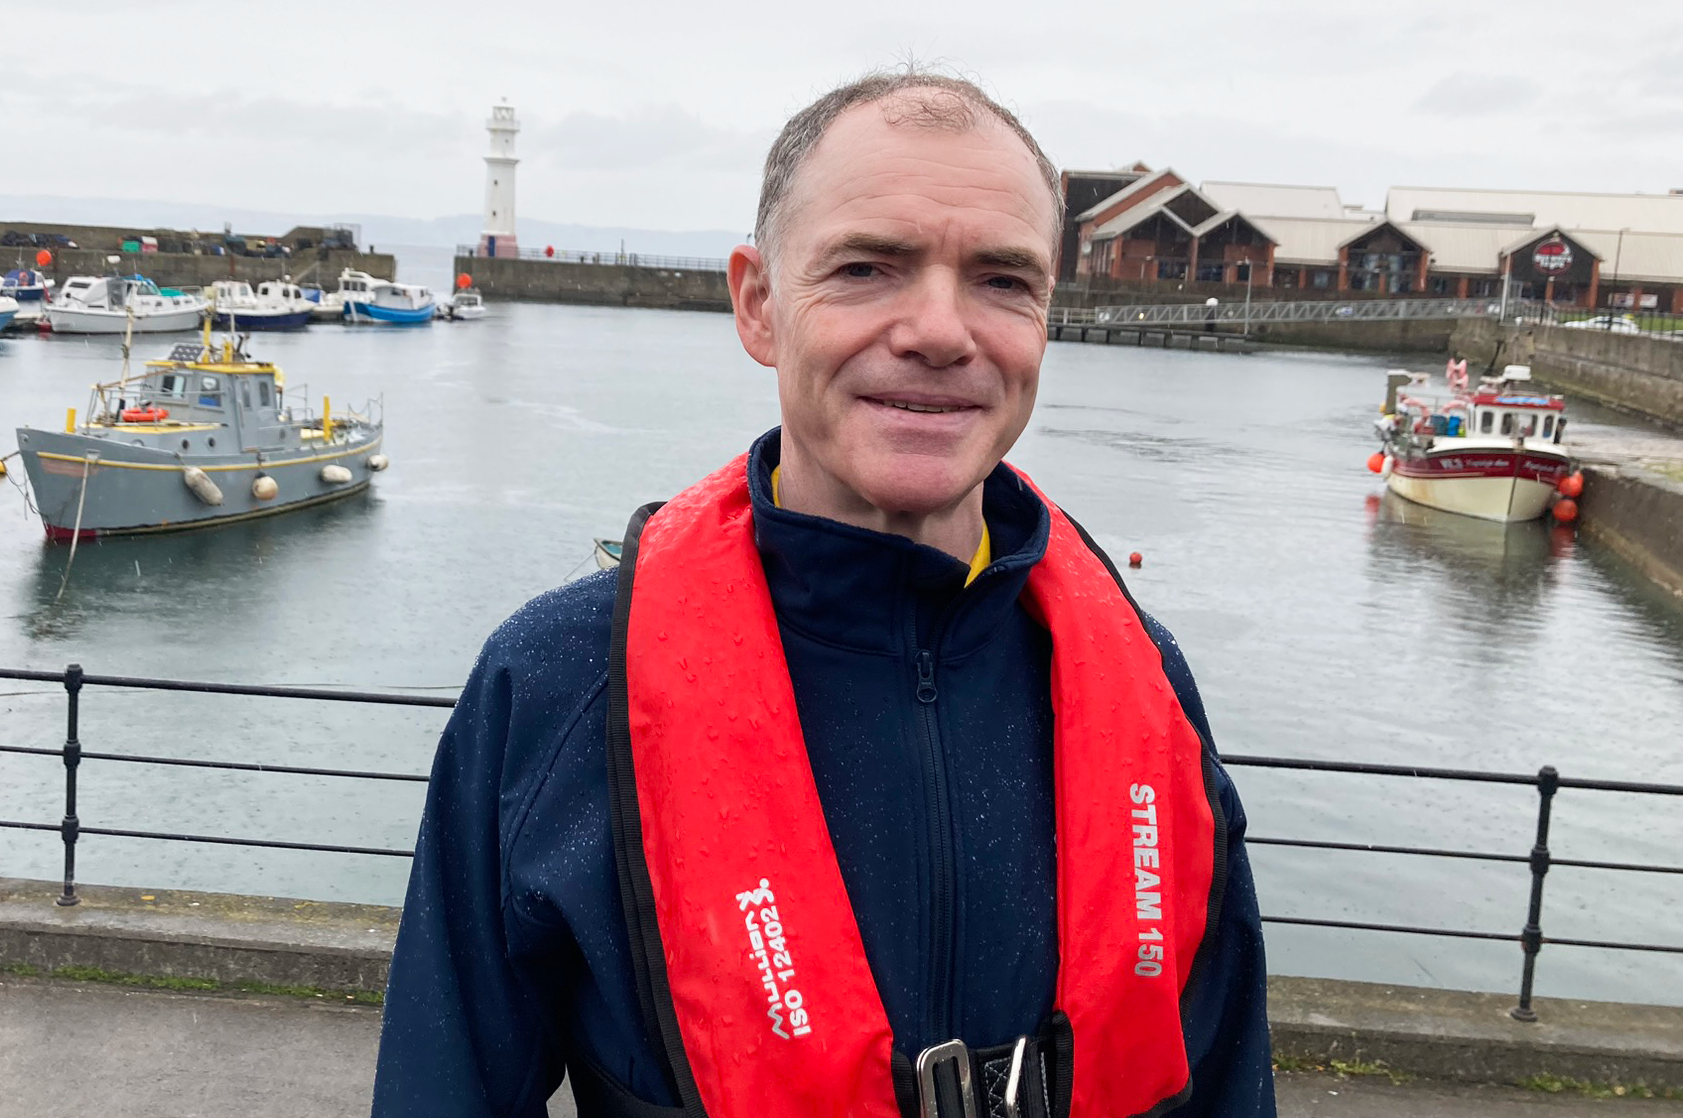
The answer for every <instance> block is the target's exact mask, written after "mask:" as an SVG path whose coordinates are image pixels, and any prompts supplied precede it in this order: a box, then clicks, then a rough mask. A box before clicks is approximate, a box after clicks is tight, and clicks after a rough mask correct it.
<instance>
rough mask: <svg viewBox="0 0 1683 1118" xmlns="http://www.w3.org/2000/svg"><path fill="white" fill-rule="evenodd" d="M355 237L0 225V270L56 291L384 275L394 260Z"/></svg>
mask: <svg viewBox="0 0 1683 1118" xmlns="http://www.w3.org/2000/svg"><path fill="white" fill-rule="evenodd" d="M359 236H360V233H359V230H358V229H357V228H356V227H355V226H350V225H335V226H312V225H299V226H295V227H293V228H292V229H290V230H288V231H287V232H285V233H281V234H273V235H271V234H256V233H236V232H234V231H233V230H232V229H225V230H222V231H217V232H205V231H201V230H183V229H142V228H138V227H135V226H108V225H75V224H67V223H62V222H38V221H9V220H0V271H4V270H6V269H9V268H12V267H19V268H36V269H38V270H40V271H41V272H42V273H44V274H45V275H46V276H47V277H48V278H50V279H51V280H53V281H54V283H55V285H58V286H62V285H63V283H64V281H65V280H66V279H68V278H70V277H71V276H104V275H110V274H111V273H112V272H114V271H115V272H118V273H120V274H123V275H137V274H138V275H144V276H146V277H147V278H148V279H150V280H152V281H153V282H154V283H157V284H160V285H163V286H167V287H209V286H210V285H211V284H213V283H215V282H216V281H217V280H225V279H233V280H244V281H246V282H248V283H251V284H254V285H255V284H257V283H260V282H262V281H263V280H269V279H277V278H279V277H280V276H281V275H283V274H285V275H290V276H291V277H292V278H293V279H294V280H296V281H299V282H304V281H310V280H313V281H315V282H317V283H322V284H324V285H325V284H326V283H329V282H331V281H333V280H334V279H336V278H337V277H338V275H339V273H340V272H341V271H342V270H344V269H346V268H350V269H352V270H355V271H363V272H370V273H372V274H374V275H391V274H392V273H393V272H394V270H395V269H396V266H397V261H396V258H395V257H393V256H392V255H391V254H389V253H379V252H374V251H372V250H371V249H369V250H367V251H365V250H364V249H363V248H362V247H361V246H360V244H359ZM112 257H117V258H118V259H117V260H116V261H113V260H112V259H111V258H112Z"/></svg>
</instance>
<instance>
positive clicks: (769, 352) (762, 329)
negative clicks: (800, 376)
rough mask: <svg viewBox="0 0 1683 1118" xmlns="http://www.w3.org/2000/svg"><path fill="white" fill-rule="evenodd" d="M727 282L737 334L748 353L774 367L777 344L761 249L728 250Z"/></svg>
mask: <svg viewBox="0 0 1683 1118" xmlns="http://www.w3.org/2000/svg"><path fill="white" fill-rule="evenodd" d="M725 279H726V282H728V283H729V284H730V304H731V309H732V310H733V311H734V312H735V314H736V336H737V337H739V338H741V339H742V348H743V349H745V350H747V351H748V356H749V357H752V358H753V359H754V360H756V361H758V362H759V363H760V364H762V365H765V366H767V367H769V368H773V369H775V368H776V367H777V346H776V343H775V340H774V339H773V336H772V328H771V272H770V270H769V269H768V268H767V267H766V262H765V258H764V257H762V256H761V255H760V250H759V249H757V248H755V247H753V246H752V245H737V246H736V247H735V248H734V249H732V250H731V254H730V264H729V265H728V266H727V268H726V270H725Z"/></svg>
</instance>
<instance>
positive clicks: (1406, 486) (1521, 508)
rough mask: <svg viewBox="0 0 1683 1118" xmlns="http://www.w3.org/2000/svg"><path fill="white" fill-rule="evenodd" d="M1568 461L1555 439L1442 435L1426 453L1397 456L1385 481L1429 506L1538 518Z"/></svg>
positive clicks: (1485, 516) (1501, 517)
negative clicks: (1515, 441) (1493, 440)
mask: <svg viewBox="0 0 1683 1118" xmlns="http://www.w3.org/2000/svg"><path fill="white" fill-rule="evenodd" d="M1570 466H1571V462H1570V460H1569V459H1568V457H1567V456H1566V455H1565V454H1564V453H1562V452H1561V451H1559V450H1558V449H1556V448H1555V447H1554V446H1552V445H1548V446H1535V447H1533V446H1514V445H1512V444H1506V445H1497V446H1488V445H1486V446H1479V445H1469V444H1467V443H1465V442H1463V441H1462V440H1453V439H1440V440H1439V441H1438V443H1437V445H1435V446H1434V447H1433V448H1432V449H1430V450H1428V451H1426V452H1424V453H1420V454H1416V455H1414V456H1413V457H1405V458H1397V459H1396V460H1394V462H1393V464H1392V467H1391V473H1390V476H1389V477H1388V478H1387V479H1386V484H1387V485H1389V486H1390V489H1391V492H1393V493H1395V494H1396V495H1397V496H1399V497H1403V498H1405V499H1407V500H1410V501H1413V502H1415V503H1416V504H1421V505H1425V506H1426V507H1428V508H1434V509H1443V510H1444V511H1445V512H1454V513H1460V514H1461V515H1462V516H1475V517H1478V518H1479V519H1480V520H1498V521H1503V522H1508V521H1516V520H1535V519H1537V518H1538V517H1539V516H1542V515H1543V513H1544V512H1546V511H1547V510H1548V507H1549V503H1550V501H1551V500H1553V498H1554V493H1555V487H1556V486H1557V485H1558V484H1559V483H1560V479H1561V478H1563V477H1565V476H1566V474H1567V471H1568V470H1569V469H1570Z"/></svg>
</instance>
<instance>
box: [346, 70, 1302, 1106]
mask: <svg viewBox="0 0 1683 1118" xmlns="http://www.w3.org/2000/svg"><path fill="white" fill-rule="evenodd" d="M1060 208H1061V207H1060V202H1059V197H1058V194H1057V178H1056V174H1055V173H1054V171H1053V169H1052V167H1051V165H1050V164H1049V163H1048V162H1047V161H1046V158H1045V156H1044V155H1043V154H1042V153H1041V152H1040V149H1039V147H1038V146H1037V145H1036V144H1035V143H1034V141H1033V139H1032V138H1031V137H1030V136H1029V135H1028V133H1027V132H1026V131H1024V130H1023V128H1022V126H1021V125H1020V124H1018V123H1017V121H1016V120H1015V118H1014V117H1012V116H1011V115H1010V114H1009V113H1007V112H1006V111H1005V110H1003V109H1001V108H1000V107H999V106H997V105H995V104H994V103H993V102H992V101H990V100H988V99H987V98H986V96H985V95H984V94H983V93H982V92H981V91H980V90H978V89H977V88H975V87H974V86H972V85H970V84H968V83H964V82H959V81H955V80H953V79H948V78H944V77H939V76H932V75H927V74H917V73H908V74H902V75H892V76H888V75H880V76H874V77H870V78H866V79H864V80H862V81H860V82H857V83H854V84H852V85H849V86H844V87H842V88H841V89H838V90H836V91H834V92H832V93H830V94H828V95H826V96H825V97H824V98H821V99H820V100H819V101H818V102H816V103H815V104H813V105H812V106H810V107H809V108H807V109H806V110H804V111H803V112H801V113H799V114H797V115H796V116H795V117H794V118H793V119H792V120H791V121H790V122H789V124H788V126H787V127H786V128H785V129H784V131H783V134H782V135H781V136H780V137H779V139H778V140H777V142H776V143H775V144H774V145H773V148H772V151H771V154H770V155H769V157H768V159H767V162H766V174H765V181H764V185H763V190H762V196H761V201H760V212H759V218H758V222H757V225H756V230H755V239H756V244H757V248H749V247H746V246H745V247H741V248H738V249H737V250H736V251H735V252H734V253H733V254H732V257H731V261H730V274H729V280H730V287H731V295H732V300H733V303H734V306H735V311H736V324H737V330H738V333H739V335H740V337H741V339H742V343H743V345H744V346H745V347H746V349H747V351H748V352H749V354H751V355H752V356H753V357H754V358H755V359H756V360H757V361H759V362H760V363H762V364H764V365H767V366H770V367H773V368H775V369H776V373H777V385H778V393H779V400H780V403H781V410H782V417H783V426H782V427H781V429H780V430H778V431H773V432H771V433H770V434H768V435H766V436H764V437H762V438H761V439H760V440H758V441H757V442H756V443H755V444H754V446H753V448H752V449H751V450H750V452H749V453H748V454H747V455H745V456H744V457H742V458H739V459H737V460H736V461H735V462H733V463H731V464H729V465H728V466H726V467H725V468H724V469H722V470H720V471H719V472H717V473H716V474H714V475H712V476H711V477H709V478H707V479H705V480H704V481H703V482H701V483H699V484H698V485H696V486H695V487H693V488H691V489H689V490H687V491H685V492H684V493H683V494H680V495H679V496H678V497H676V498H674V499H673V500H672V501H671V502H670V503H669V504H667V505H665V506H664V507H661V508H659V509H658V511H653V512H652V513H651V512H650V510H648V509H645V510H643V511H642V512H640V513H639V514H638V516H637V517H635V518H634V519H633V521H632V525H631V527H630V529H629V530H628V534H627V539H626V542H625V551H624V560H623V562H622V565H621V569H620V571H619V573H618V578H617V582H616V581H615V580H614V576H612V575H598V576H595V577H594V578H591V579H586V580H583V581H581V582H579V583H574V584H572V585H570V586H567V587H563V588H561V589H560V590H556V591H552V592H551V593H549V594H547V595H544V596H543V597H541V598H539V599H537V600H536V601H534V602H532V603H531V604H529V605H528V606H526V607H525V608H524V609H522V610H521V611H520V612H519V613H518V614H516V615H515V617H514V618H512V619H511V620H510V621H509V622H508V623H507V624H505V625H504V626H503V627H502V628H501V629H499V630H498V631H497V633H496V634H495V635H493V636H492V638H491V640H490V641H489V642H488V644H487V645H486V648H485V651H484V653H483V654H482V656H481V658H480V661H479V663H478V665H477V667H476V668H475V670H474V674H473V677H472V679H471V680H470V681H469V683H468V685H467V688H466V689H465V690H464V692H463V695H462V700H461V703H460V705H459V706H458V707H457V709H456V711H455V713H454V715H453V717H452V718H451V721H450V724H449V726H448V727H447V729H446V730H445V733H444V736H443V739H442V741H441V743H440V746H439V752H438V759H437V762H436V764H435V766H434V770H433V779H432V784H431V787H430V789H429V798H428V802H427V808H426V814H425V818H424V820H423V822H422V826H421V836H420V840H419V844H418V848H417V851H416V860H415V867H414V871H413V876H412V878H411V883H410V889H409V897H408V902H407V904H406V906H405V910H404V920H403V927H402V931H401V933H400V935H399V937H398V944H397V951H396V955H395V957H394V959H393V964H392V978H391V987H390V993H389V996H388V999H387V1003H386V1025H385V1033H384V1036H383V1038H382V1044H381V1052H380V1065H379V1074H378V1080H377V1083H376V1090H375V1112H376V1114H379V1115H399V1114H402V1115H416V1114H440V1115H442V1114H451V1115H535V1114H542V1113H544V1104H545V1100H546V1099H547V1098H548V1097H549V1095H550V1094H551V1093H552V1092H553V1091H554V1090H555V1089H556V1088H557V1087H558V1085H559V1084H560V1083H561V1081H562V1074H563V1070H564V1069H565V1071H566V1073H567V1078H568V1079H569V1080H570V1081H571V1082H572V1085H573V1090H574V1093H575V1096H576V1097H577V1099H578V1101H579V1111H580V1113H581V1114H582V1115H586V1116H594V1115H657V1114H679V1113H683V1114H703V1113H705V1114H708V1115H713V1116H715V1118H724V1116H736V1115H749V1114H754V1115H777V1116H790V1118H794V1116H797V1115H835V1116H837V1118H840V1116H843V1115H872V1116H882V1118H890V1116H893V1115H896V1114H914V1113H915V1114H923V1115H931V1116H936V1118H970V1116H972V1115H981V1114H987V1115H993V1114H1001V1115H1004V1114H1010V1115H1022V1116H1026V1118H1034V1116H1040V1115H1046V1116H1051V1115H1065V1114H1069V1115H1073V1116H1074V1118H1088V1116H1099V1115H1104V1116H1109V1115H1123V1114H1134V1113H1145V1112H1153V1113H1166V1112H1172V1113H1175V1114H1187V1115H1190V1114H1200V1115H1205V1114H1207V1115H1246V1116H1249V1115H1272V1114H1273V1088H1272V1078H1271V1072H1270V1066H1269V1054H1268V1037H1267V1029H1266V1023H1265V1020H1264V983H1263V956H1262V943H1261V937H1260V932H1259V925H1258V917H1257V911H1256V906H1255V899H1254V896H1253V892H1252V888H1251V878H1250V871H1249V866H1248V863H1247V862H1246V859H1245V854H1244V849H1243V845H1242V835H1243V832H1244V816H1243V813H1242V811H1241V809H1240V807H1239V803H1238V799H1237V797H1236V795H1235V794H1234V791H1233V788H1232V785H1231V784H1230V783H1229V781H1228V780H1227V777H1226V774H1225V773H1224V772H1223V771H1222V770H1221V768H1220V765H1219V763H1218V762H1217V761H1216V757H1215V752H1214V749H1213V747H1212V746H1211V745H1210V744H1209V733H1208V728H1207V726H1206V724H1205V718H1204V713H1203V707H1202V704H1201V703H1200V701H1199V699H1198V695H1197V691H1196V689H1195V687H1194V686H1193V683H1192V678H1191V675H1190V673H1189V671H1188V670H1187V668H1186V664H1185V661H1184V660H1183V659H1182V657H1181V654H1180V652H1179V650H1178V648H1177V647H1176V646H1175V644H1174V643H1173V640H1172V639H1171V638H1170V637H1169V635H1168V634H1167V633H1166V632H1165V631H1164V630H1163V629H1162V628H1161V627H1159V626H1158V625H1157V624H1156V623H1155V622H1154V621H1152V620H1151V619H1150V618H1149V617H1146V616H1145V615H1144V614H1141V613H1138V612H1137V611H1136V610H1135V609H1134V607H1133V605H1132V603H1131V601H1130V600H1129V599H1128V598H1127V597H1126V595H1125V592H1124V591H1123V590H1122V589H1121V587H1120V580H1119V579H1118V578H1116V576H1115V574H1114V569H1113V568H1109V567H1108V561H1106V560H1103V559H1102V558H1101V557H1100V556H1099V555H1098V554H1097V553H1096V549H1095V548H1094V547H1093V545H1091V543H1090V541H1088V540H1087V538H1086V536H1085V533H1084V532H1082V531H1081V530H1080V529H1079V527H1077V526H1076V525H1075V524H1074V522H1073V521H1071V520H1069V519H1068V518H1067V517H1066V516H1064V514H1063V513H1062V512H1061V511H1060V510H1058V509H1057V508H1056V506H1054V505H1051V504H1050V503H1048V502H1046V501H1044V500H1043V499H1042V498H1041V497H1040V496H1039V495H1038V492H1037V491H1036V490H1035V489H1034V488H1033V486H1032V485H1031V484H1030V483H1029V482H1028V481H1027V479H1025V478H1023V477H1022V476H1021V475H1019V474H1017V473H1015V472H1014V471H1012V470H1011V469H1010V467H1007V466H1004V465H1002V464H1001V459H1002V457H1003V456H1004V454H1005V453H1006V451H1007V450H1008V449H1009V448H1010V447H1011V445H1012V444H1013V443H1014V442H1015V441H1016V439H1017V437H1018V435H1020V434H1021V433H1022V430H1023V428H1024V426H1025V425H1026V424H1027V422H1028V419H1029V414H1030V412H1031V410H1032V408H1033V404H1034V397H1035V389H1036V384H1037V379H1038V374H1039V366H1040V360H1041V356H1042V354H1043V351H1044V349H1045V345H1046V310H1047V304H1048V300H1049V298H1050V292H1051V275H1052V253H1053V246H1054V244H1055V243H1056V238H1057V235H1058V230H1059V227H1060V224H1061V214H1060V212H1059V210H1060Z"/></svg>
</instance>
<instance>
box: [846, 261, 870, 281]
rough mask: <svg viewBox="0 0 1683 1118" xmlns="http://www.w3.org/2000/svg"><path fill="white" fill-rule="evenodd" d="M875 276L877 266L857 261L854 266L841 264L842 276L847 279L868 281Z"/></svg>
mask: <svg viewBox="0 0 1683 1118" xmlns="http://www.w3.org/2000/svg"><path fill="white" fill-rule="evenodd" d="M876 274H877V266H876V265H875V264H868V263H865V262H864V261H859V262H857V263H854V264H843V265H842V275H844V276H847V277H848V278H849V279H870V278H871V277H872V276H874V275H876Z"/></svg>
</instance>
